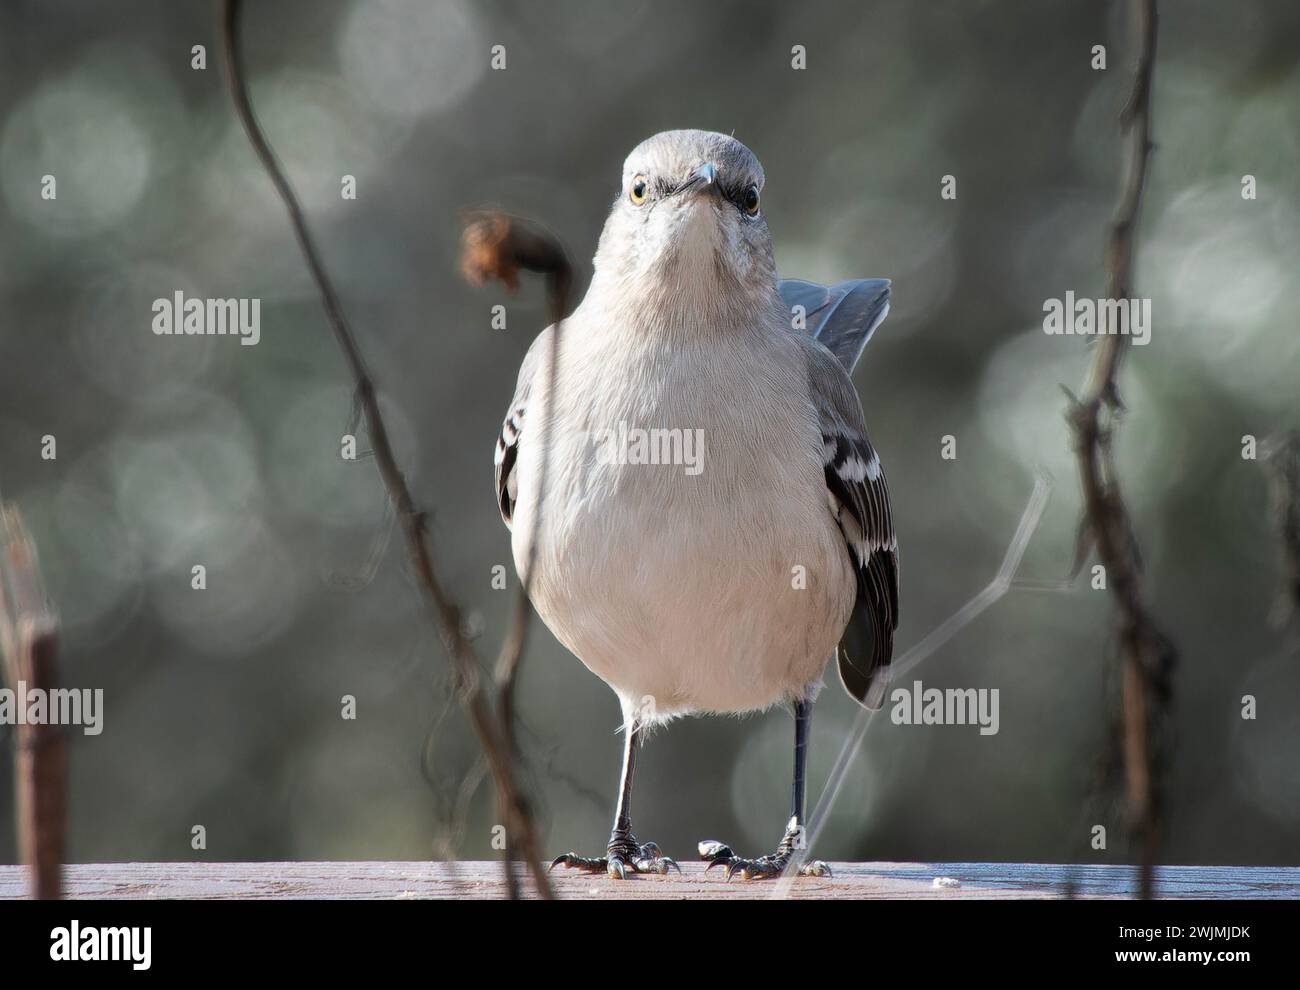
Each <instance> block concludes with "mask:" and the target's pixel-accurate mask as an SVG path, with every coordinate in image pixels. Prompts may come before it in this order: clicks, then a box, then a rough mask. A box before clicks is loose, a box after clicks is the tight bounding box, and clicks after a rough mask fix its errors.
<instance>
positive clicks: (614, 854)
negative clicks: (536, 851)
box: [548, 832, 682, 880]
mask: <svg viewBox="0 0 1300 990" xmlns="http://www.w3.org/2000/svg"><path fill="white" fill-rule="evenodd" d="M557 866H567V867H570V868H571V869H575V870H583V871H585V872H587V873H605V874H608V875H609V876H611V877H613V878H614V879H615V880H626V879H627V878H628V876H629V875H631V874H635V873H667V872H668V871H669V870H676V871H677V872H678V873H681V872H682V868H681V867H680V866H678V865H677V861H676V860H675V859H673V858H672V857H670V856H665V855H664V852H663V850H662V849H660V848H659V845H658V843H654V842H642V843H639V842H637V841H636V836H634V835H632V833H630V832H629V833H627V834H626V835H615V836H613V837H612V838H611V839H610V840H609V848H608V849H607V850H606V851H605V855H604V856H578V855H576V854H575V853H565V854H564V855H563V856H557V857H555V859H554V861H552V863H551V866H550V869H552V870H553V869H555V868H556V867H557ZM548 872H549V871H548Z"/></svg>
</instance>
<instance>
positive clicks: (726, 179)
mask: <svg viewBox="0 0 1300 990" xmlns="http://www.w3.org/2000/svg"><path fill="white" fill-rule="evenodd" d="M762 192H763V166H762V165H760V164H759V162H758V159H757V158H756V157H755V156H754V153H753V152H752V151H750V150H749V149H748V148H746V147H745V146H744V145H743V144H741V143H740V142H739V141H737V140H736V139H735V138H733V137H728V136H727V135H726V134H717V133H714V132H712V131H664V132H663V133H661V134H656V135H655V136H654V137H652V138H648V139H646V140H645V141H642V142H641V144H639V145H637V147H636V148H635V149H633V151H632V153H631V154H630V155H628V156H627V160H626V161H625V162H624V163H623V181H622V188H621V189H620V191H619V194H618V196H617V197H616V199H615V201H614V205H613V207H612V208H611V210H610V214H609V219H608V220H606V221H605V229H604V232H603V233H602V234H601V237H600V246H599V248H598V249H597V252H596V257H595V267H596V272H597V277H598V278H600V279H602V280H611V279H612V280H613V281H614V282H615V283H616V284H617V285H618V288H619V291H621V292H623V293H630V294H631V295H633V296H634V297H636V298H639V299H641V300H649V301H653V299H654V297H655V296H660V297H664V296H666V297H668V298H669V299H676V300H679V301H682V302H687V301H690V300H692V299H693V298H695V297H697V296H708V297H709V300H710V301H711V302H713V303H714V304H716V297H717V294H718V293H719V292H724V293H728V294H730V295H731V296H733V297H736V301H737V302H741V301H745V300H749V301H752V302H753V303H754V304H760V303H764V302H766V301H767V300H769V299H770V298H771V296H772V293H773V292H774V291H775V288H774V287H775V284H776V266H775V263H774V261H773V258H772V235H771V232H770V231H769V230H768V228H767V222H766V221H765V220H764V219H763V212H762V208H761V196H762ZM697 301H700V302H703V301H705V300H704V299H702V298H701V299H699V300H697Z"/></svg>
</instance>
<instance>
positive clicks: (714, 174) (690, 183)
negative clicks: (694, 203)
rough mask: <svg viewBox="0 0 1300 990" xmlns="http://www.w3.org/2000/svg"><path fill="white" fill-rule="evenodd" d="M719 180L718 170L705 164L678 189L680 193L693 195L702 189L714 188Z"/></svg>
mask: <svg viewBox="0 0 1300 990" xmlns="http://www.w3.org/2000/svg"><path fill="white" fill-rule="evenodd" d="M717 178H718V170H717V169H716V168H714V167H713V166H712V165H710V164H709V163H708V162H705V163H704V164H703V165H701V166H700V167H699V168H697V169H696V170H695V171H694V172H692V173H691V174H690V175H689V176H688V177H687V179H686V181H685V182H683V183H682V184H681V185H680V186H678V187H677V191H678V192H679V193H691V192H695V191H697V190H702V189H711V188H713V186H714V184H715V182H716V181H717Z"/></svg>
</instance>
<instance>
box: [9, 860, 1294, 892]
mask: <svg viewBox="0 0 1300 990" xmlns="http://www.w3.org/2000/svg"><path fill="white" fill-rule="evenodd" d="M682 868H683V871H684V873H683V875H682V876H680V877H679V876H678V875H677V874H675V873H674V874H673V875H672V876H670V877H659V876H643V877H636V878H635V879H631V880H626V881H621V882H620V881H615V880H609V879H607V878H605V877H602V876H591V875H586V874H575V873H572V872H569V871H561V870H556V871H555V873H554V874H553V876H554V879H555V885H556V893H557V894H558V895H559V896H560V897H562V898H568V899H572V900H577V899H585V898H618V899H696V898H763V897H771V896H773V895H774V894H775V893H776V890H777V887H776V884H775V883H774V882H772V881H759V882H748V883H746V882H742V881H741V880H739V879H736V880H732V881H731V882H730V883H727V882H725V881H724V880H723V878H722V876H721V871H719V870H714V871H713V873H711V874H709V875H708V876H705V874H704V869H703V864H698V863H685V864H683V867H682ZM832 868H833V870H834V874H835V875H834V877H833V878H831V879H829V880H823V879H814V878H812V877H801V878H799V879H798V880H796V881H795V882H794V883H793V884H792V885H790V888H789V889H790V895H791V896H792V897H794V898H802V899H823V900H826V899H854V898H944V899H954V898H998V899H1001V898H1059V897H1065V896H1069V892H1070V889H1071V887H1073V890H1074V896H1077V897H1089V898H1096V897H1102V898H1107V897H1132V896H1133V893H1134V890H1135V887H1136V883H1137V880H1136V874H1135V871H1134V868H1133V867H1130V866H1062V865H1055V864H1037V863H833V864H832ZM65 870H66V872H65V874H64V891H65V895H66V896H68V897H73V898H115V897H126V898H341V899H350V898H378V899H383V900H393V899H403V898H429V897H433V898H499V897H502V896H504V891H505V885H504V883H503V882H502V878H501V866H500V864H498V863H495V862H475V863H470V862H465V863H430V862H360V863H108V864H81V865H71V866H68V867H66V868H65ZM937 877H950V878H953V879H955V880H957V881H959V882H960V884H961V885H960V886H959V887H937V886H935V883H934V881H935V878H937ZM26 885H27V875H26V870H25V869H24V868H23V867H21V866H0V898H5V899H8V898H18V897H23V896H25V893H26ZM524 887H525V889H527V887H528V884H527V881H526V880H525V881H524ZM1156 890H1157V893H1158V895H1159V896H1160V897H1193V898H1252V899H1284V898H1285V899H1293V898H1300V868H1296V867H1258V866H1255V867H1238V866H1164V867H1160V868H1159V869H1158V870H1157V873H1156Z"/></svg>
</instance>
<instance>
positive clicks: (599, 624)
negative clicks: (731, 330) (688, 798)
mask: <svg viewBox="0 0 1300 990" xmlns="http://www.w3.org/2000/svg"><path fill="white" fill-rule="evenodd" d="M575 319H576V318H575ZM616 343H620V342H617V341H615V339H614V336H613V334H612V333H611V332H608V331H607V330H606V329H605V328H586V327H583V326H582V325H581V323H580V322H577V325H576V326H574V328H573V330H572V332H566V339H565V341H564V344H563V349H562V352H561V372H560V377H559V379H558V381H557V388H556V389H555V390H554V415H553V416H550V415H547V413H546V412H545V411H544V409H543V407H544V403H543V401H542V398H541V396H540V395H539V393H545V392H546V391H547V390H546V389H545V388H538V389H534V392H533V395H534V399H533V402H532V405H531V406H530V409H529V428H528V431H527V433H526V435H525V437H524V439H523V441H522V442H521V444H520V452H519V462H518V467H517V471H518V478H519V492H518V503H517V505H516V508H515V519H514V535H513V541H514V544H513V545H514V555H515V560H516V564H517V566H518V567H519V568H520V569H521V571H522V569H523V567H524V566H525V564H526V558H527V548H528V544H529V540H530V534H531V533H532V532H533V526H534V520H535V518H536V509H537V496H538V476H539V473H540V465H541V461H542V454H543V449H544V446H545V445H549V458H548V459H547V465H546V473H547V483H546V488H547V495H546V499H545V503H544V507H543V513H542V525H541V527H540V529H539V530H538V532H539V541H538V547H537V557H536V567H537V570H536V572H535V576H534V579H533V600H534V604H535V605H536V607H537V610H538V613H539V614H540V615H541V617H542V618H543V620H544V621H545V622H546V624H547V625H548V626H549V627H550V629H551V630H552V632H554V634H555V635H556V637H557V638H558V639H559V640H560V641H561V642H562V643H564V645H565V646H567V647H568V648H569V649H570V650H572V651H573V653H574V654H575V655H576V656H578V658H579V659H581V660H582V662H583V663H584V664H586V666H587V667H589V668H590V669H591V670H592V671H593V672H594V673H595V674H597V675H598V676H599V677H601V678H602V679H603V680H605V681H606V682H607V683H608V684H610V686H611V687H613V688H614V689H615V691H616V692H617V693H618V694H619V696H620V699H621V700H622V702H623V705H624V709H625V711H629V710H637V709H641V710H645V709H647V708H649V709H652V710H653V712H654V714H655V715H656V716H659V717H667V716H671V715H674V714H681V713H685V712H690V711H721V712H726V711H746V710H750V709H755V708H762V707H765V706H767V705H770V704H773V703H775V702H778V701H782V700H785V699H789V698H792V697H800V696H803V694H804V693H805V690H806V689H807V688H808V686H809V685H810V684H812V683H815V682H816V681H817V680H818V678H819V677H820V674H821V671H822V669H823V667H824V665H825V663H826V661H827V660H828V659H829V657H830V656H831V655H832V653H833V651H834V648H835V644H836V643H837V642H838V640H839V637H840V635H841V633H842V632H843V629H844V626H845V624H846V623H847V621H848V617H849V614H850V612H851V610H852V606H853V600H854V595H855V583H854V578H853V574H852V570H851V568H850V565H849V560H848V555H847V552H846V550H845V547H844V541H843V537H842V536H841V534H840V532H839V530H838V527H837V524H836V522H835V520H834V518H833V516H832V515H831V510H830V507H829V503H828V497H827V493H826V486H825V480H824V476H823V469H822V463H821V438H820V434H819V431H818V428H817V422H816V417H815V413H814V411H813V409H812V406H811V404H810V402H809V399H808V386H807V378H806V374H807V372H806V369H805V364H804V363H803V362H802V360H801V355H800V353H799V351H798V349H797V348H796V347H795V346H794V345H793V343H792V342H791V341H789V340H786V339H784V338H783V337H782V336H781V334H780V333H779V332H775V333H771V334H761V335H748V336H744V337H742V336H740V335H730V336H729V335H718V334H712V335H701V336H700V338H699V339H697V340H693V341H686V342H679V343H678V345H677V346H674V347H664V346H661V345H660V344H657V343H656V342H654V341H643V342H641V343H640V344H633V345H631V346H629V345H628V342H627V341H626V340H624V341H622V342H621V343H620V345H619V346H615V344H616ZM610 382H618V383H619V388H618V389H617V390H616V391H611V390H610V389H609V383H610ZM653 431H660V432H658V433H655V432H653ZM665 460H666V461H668V463H664V461H665ZM646 461H650V463H646ZM655 461H657V462H658V463H655Z"/></svg>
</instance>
